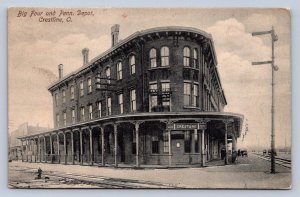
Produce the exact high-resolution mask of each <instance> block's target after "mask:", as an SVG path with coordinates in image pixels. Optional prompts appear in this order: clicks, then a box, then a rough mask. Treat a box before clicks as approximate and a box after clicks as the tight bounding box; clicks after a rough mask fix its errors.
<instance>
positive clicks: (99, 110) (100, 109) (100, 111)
mask: <svg viewBox="0 0 300 197" xmlns="http://www.w3.org/2000/svg"><path fill="white" fill-rule="evenodd" d="M101 104H102V103H101V101H99V102H98V116H99V118H101V116H102V106H101Z"/></svg>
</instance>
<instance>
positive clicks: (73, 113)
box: [71, 109, 76, 124]
mask: <svg viewBox="0 0 300 197" xmlns="http://www.w3.org/2000/svg"><path fill="white" fill-rule="evenodd" d="M71 115H72V123H73V124H74V123H75V122H76V121H75V120H76V119H75V109H72V112H71Z"/></svg>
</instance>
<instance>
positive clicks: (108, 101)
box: [107, 97, 111, 116]
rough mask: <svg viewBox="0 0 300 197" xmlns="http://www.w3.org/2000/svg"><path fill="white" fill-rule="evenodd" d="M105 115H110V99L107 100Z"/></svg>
mask: <svg viewBox="0 0 300 197" xmlns="http://www.w3.org/2000/svg"><path fill="white" fill-rule="evenodd" d="M107 115H108V116H109V115H111V98H110V97H108V98H107Z"/></svg>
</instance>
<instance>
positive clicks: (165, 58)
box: [160, 47, 169, 66]
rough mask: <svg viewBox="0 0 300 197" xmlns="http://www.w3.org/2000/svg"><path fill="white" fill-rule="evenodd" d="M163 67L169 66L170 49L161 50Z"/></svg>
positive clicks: (163, 48)
mask: <svg viewBox="0 0 300 197" xmlns="http://www.w3.org/2000/svg"><path fill="white" fill-rule="evenodd" d="M160 56H161V66H169V48H168V47H162V48H161V49H160Z"/></svg>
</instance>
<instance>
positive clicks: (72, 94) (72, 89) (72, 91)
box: [70, 86, 75, 99]
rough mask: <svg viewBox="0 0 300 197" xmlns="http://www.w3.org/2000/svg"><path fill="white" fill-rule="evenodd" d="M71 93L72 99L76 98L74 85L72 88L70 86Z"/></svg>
mask: <svg viewBox="0 0 300 197" xmlns="http://www.w3.org/2000/svg"><path fill="white" fill-rule="evenodd" d="M70 95H71V99H74V98H75V96H74V86H71V88H70Z"/></svg>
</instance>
